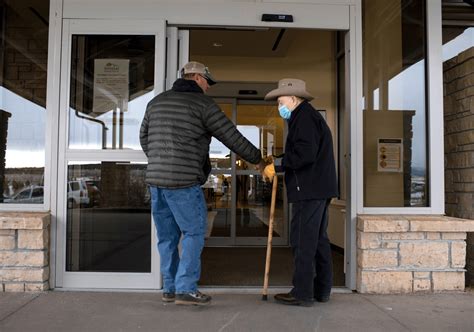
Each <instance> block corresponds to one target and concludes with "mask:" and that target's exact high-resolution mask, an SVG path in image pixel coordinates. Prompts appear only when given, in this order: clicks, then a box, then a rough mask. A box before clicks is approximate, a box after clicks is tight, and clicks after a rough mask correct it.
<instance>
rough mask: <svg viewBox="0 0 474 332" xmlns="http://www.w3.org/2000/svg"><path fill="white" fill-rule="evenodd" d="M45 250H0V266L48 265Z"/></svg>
mask: <svg viewBox="0 0 474 332" xmlns="http://www.w3.org/2000/svg"><path fill="white" fill-rule="evenodd" d="M47 256H48V255H47V253H46V252H45V251H0V266H8V267H17V266H32V267H43V266H46V265H48V257H47Z"/></svg>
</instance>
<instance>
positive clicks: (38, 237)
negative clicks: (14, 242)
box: [18, 229, 49, 249]
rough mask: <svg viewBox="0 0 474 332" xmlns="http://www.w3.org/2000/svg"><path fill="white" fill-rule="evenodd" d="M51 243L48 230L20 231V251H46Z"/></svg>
mask: <svg viewBox="0 0 474 332" xmlns="http://www.w3.org/2000/svg"><path fill="white" fill-rule="evenodd" d="M48 243H49V232H48V230H47V229H41V230H19V231H18V248H19V249H46V248H47V247H48Z"/></svg>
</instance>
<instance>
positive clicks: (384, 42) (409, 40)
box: [363, 0, 429, 207]
mask: <svg viewBox="0 0 474 332" xmlns="http://www.w3.org/2000/svg"><path fill="white" fill-rule="evenodd" d="M425 11H426V7H425V1H412V2H407V1H402V0H388V1H376V0H364V1H363V35H364V36H363V40H364V45H363V52H364V54H363V59H364V64H363V72H364V103H365V106H364V129H363V132H364V206H367V207H411V206H429V201H428V174H427V155H428V152H427V142H426V136H427V129H426V98H425V97H426V90H425V86H426V84H425V83H426V82H425V76H426V75H425V72H426V71H425V66H426V61H425V58H426V54H425V43H426V40H425ZM380 139H382V140H383V141H380ZM389 140H390V141H391V142H398V143H388V144H391V145H390V147H388V146H387V144H386V143H383V144H382V145H380V144H381V143H380V142H389ZM395 140H396V141H395ZM387 149H390V151H392V152H393V151H395V153H390V155H389V154H388V153H386V151H389V150H387Z"/></svg>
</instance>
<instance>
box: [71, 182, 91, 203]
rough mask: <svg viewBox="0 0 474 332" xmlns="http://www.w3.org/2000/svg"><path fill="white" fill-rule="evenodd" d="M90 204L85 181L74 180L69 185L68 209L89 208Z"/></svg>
mask: <svg viewBox="0 0 474 332" xmlns="http://www.w3.org/2000/svg"><path fill="white" fill-rule="evenodd" d="M89 204H90V199H89V193H88V190H87V184H86V181H84V180H73V181H69V182H68V183H67V207H68V209H72V208H73V207H76V206H88V205H89Z"/></svg>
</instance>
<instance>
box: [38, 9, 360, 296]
mask: <svg viewBox="0 0 474 332" xmlns="http://www.w3.org/2000/svg"><path fill="white" fill-rule="evenodd" d="M140 1H142V4H143V5H142V4H140ZM51 4H52V5H51V11H50V13H51V14H50V17H51V22H52V24H51V26H50V37H53V38H51V40H50V43H51V44H50V47H49V49H50V50H52V52H49V56H48V64H49V66H48V96H49V97H51V98H48V111H49V112H50V113H49V114H51V116H50V117H49V121H48V124H47V125H49V126H50V128H52V129H53V132H54V134H53V135H54V136H56V137H55V139H54V140H53V141H52V149H51V151H52V153H51V160H52V166H51V174H52V175H51V212H52V227H51V246H52V248H51V252H52V257H51V267H52V275H51V278H50V280H51V282H52V284H51V285H52V286H53V287H65V286H64V280H63V279H64V278H63V272H62V268H63V267H64V262H63V261H62V260H63V259H64V257H65V255H64V253H62V252H61V251H62V250H63V249H64V245H63V244H62V241H64V239H61V237H62V236H63V234H62V232H63V231H64V230H62V229H61V222H62V221H61V220H60V219H61V214H63V212H62V209H63V206H62V205H64V204H60V202H59V200H60V194H58V193H59V192H60V191H58V189H59V188H60V186H61V185H60V184H61V183H62V182H61V181H62V180H61V179H64V168H65V167H64V165H65V160H64V158H60V156H59V155H60V154H61V153H63V152H61V151H64V150H63V149H64V142H61V141H62V138H63V137H65V136H64V132H63V131H64V128H61V130H60V129H59V128H60V127H61V126H60V123H62V122H60V121H58V118H59V110H60V109H62V108H63V103H62V98H64V96H63V94H64V91H63V90H64V87H62V86H61V83H62V79H60V76H61V75H64V73H65V72H64V64H61V60H62V59H63V58H64V54H61V53H64V51H65V47H64V46H65V45H64V44H63V43H64V42H63V40H64V36H65V35H67V34H68V32H67V31H66V29H65V28H66V27H64V26H63V25H64V24H63V21H66V19H65V18H67V19H68V20H71V21H74V20H83V21H84V22H89V23H92V24H93V22H95V21H102V22H104V21H115V22H120V25H121V27H123V28H127V27H129V28H130V29H131V30H127V31H126V32H124V33H127V34H131V32H130V31H133V26H136V25H135V24H132V26H130V24H128V23H127V22H130V21H132V22H136V23H138V24H139V25H141V24H140V22H142V23H143V22H149V23H147V24H148V25H147V26H146V27H145V29H140V30H142V31H141V32H143V31H148V30H150V29H151V30H153V29H152V28H153V25H151V24H152V23H153V22H155V23H157V24H158V25H159V26H160V27H162V28H160V30H163V29H164V22H165V20H167V23H168V26H180V27H185V26H230V27H232V26H234V27H244V28H245V27H247V28H252V27H277V28H288V27H293V28H310V29H330V30H342V31H347V32H348V34H347V36H348V41H347V42H346V45H347V43H348V44H349V51H350V53H347V54H349V56H347V62H348V63H349V65H350V67H349V66H346V68H347V69H346V70H347V71H348V72H349V73H350V76H349V75H348V76H346V82H348V85H349V86H350V89H347V90H346V95H347V96H348V100H349V101H350V103H349V104H348V105H349V106H348V109H347V110H348V112H349V114H350V118H349V117H348V119H347V121H348V122H349V124H350V126H349V133H348V134H347V136H348V138H349V139H350V141H351V142H352V144H350V148H349V155H348V156H347V163H346V165H347V175H348V177H347V189H346V192H347V196H348V199H347V204H348V205H347V214H346V243H345V249H346V251H349V253H350V254H348V255H346V261H345V264H346V271H347V273H346V287H348V288H351V289H355V282H356V265H357V261H356V241H355V239H356V220H357V202H356V200H357V201H358V200H359V199H360V198H358V197H357V188H358V187H357V186H360V185H362V183H361V181H362V179H358V177H357V176H356V175H357V173H356V170H357V168H356V166H357V163H360V162H361V158H362V155H358V152H360V151H359V150H360V148H361V137H359V136H360V133H359V132H358V128H359V127H360V128H361V126H362V122H361V117H362V113H361V107H360V106H358V103H359V102H361V101H362V23H361V18H362V16H361V0H347V1H341V2H338V3H337V4H333V3H331V4H328V2H327V1H326V0H324V1H315V3H311V4H309V3H306V4H303V3H301V4H290V3H284V2H279V3H267V2H262V3H220V4H217V3H216V4H202V3H196V4H194V3H193V4H170V3H166V4H165V3H161V2H160V1H156V2H153V3H151V2H150V1H144V0H137V2H133V3H132V2H129V3H126V2H123V3H120V4H118V5H117V6H116V7H114V10H113V11H110V6H109V3H108V1H105V0H84V2H82V1H81V3H78V2H77V1H73V0H51ZM183 6H184V7H183ZM190 6H191V7H190ZM203 7H206V10H203ZM183 9H186V10H183ZM197 12H199V13H200V14H199V15H196V14H195V13H197ZM229 12H232V13H233V15H231V16H229V15H226V13H227V14H228V13H229ZM276 12H278V13H290V14H293V15H294V17H295V18H297V19H296V20H295V22H294V23H290V24H288V23H283V22H262V21H261V19H260V18H261V15H262V14H263V13H276ZM315 15H316V16H315ZM124 17H125V18H127V20H124ZM153 24H154V23H153ZM63 29H64V30H63ZM61 34H63V38H61ZM157 40H158V39H157ZM163 46H164V42H163V43H162V45H161V49H159V48H158V46H157V50H156V53H155V55H156V56H157V57H158V56H159V55H162V58H163V59H165V56H166V54H164V53H165V47H163ZM68 53H69V52H68ZM66 60H67V61H69V59H66ZM186 60H187V59H186ZM162 64H163V66H164V61H163V63H162ZM157 67H158V66H157ZM162 73H163V76H161V77H162V78H163V80H162V81H160V82H155V90H157V88H158V86H159V85H161V86H163V87H164V86H165V81H164V73H165V68H163V70H162ZM349 77H350V78H349ZM68 85H69V83H68ZM60 90H61V94H60V95H57V94H58V92H59V91H60ZM161 91H162V90H159V91H156V92H157V93H158V92H161ZM66 92H67V93H68V91H66ZM60 98H61V99H60ZM58 133H59V135H58ZM56 138H57V140H56ZM359 145H360V146H359ZM56 151H59V152H56ZM110 156H111V157H113V156H114V154H113V153H111V154H110ZM351 156H354V158H351ZM116 159H122V158H118V157H117V158H116ZM138 159H139V160H142V158H141V157H140V158H138ZM56 171H57V174H58V176H56V175H55V174H56ZM351 171H352V173H351ZM46 176H47V175H46ZM351 198H352V200H353V201H352V202H351ZM153 251H154V252H155V251H156V250H153ZM107 275H108V274H107ZM158 278H159V276H158ZM114 284H115V283H114ZM159 284H160V283H159V282H158V283H155V285H157V286H156V288H159V287H160V285H159ZM111 287H112V284H110V283H108V282H107V285H104V287H103V288H111ZM85 288H90V286H89V285H87V286H85ZM116 288H118V286H117V287H116ZM124 288H126V287H124ZM142 288H143V287H142Z"/></svg>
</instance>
